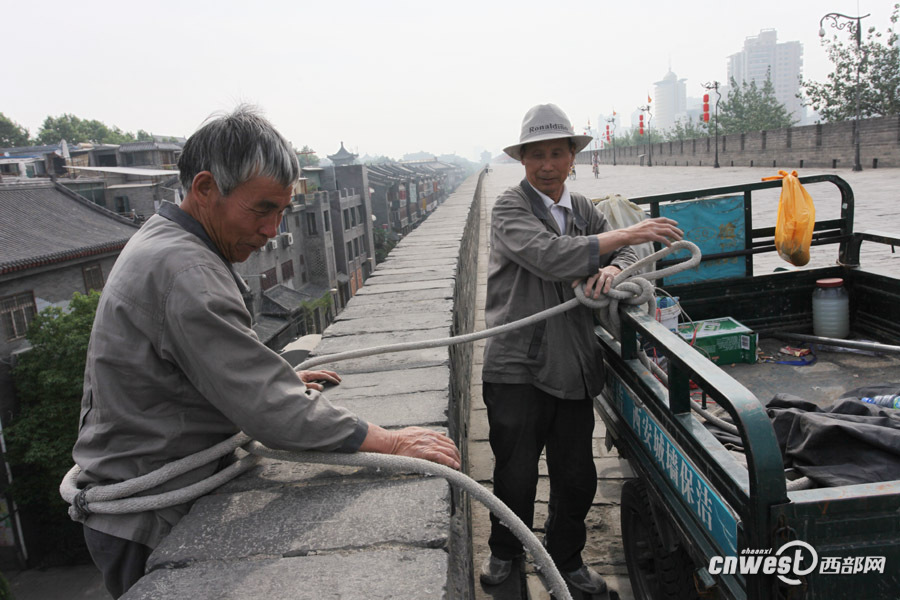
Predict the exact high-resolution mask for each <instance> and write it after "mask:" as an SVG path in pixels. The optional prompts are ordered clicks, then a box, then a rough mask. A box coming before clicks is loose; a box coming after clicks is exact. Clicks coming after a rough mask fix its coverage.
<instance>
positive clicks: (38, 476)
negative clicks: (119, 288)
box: [4, 291, 100, 564]
mask: <svg viewBox="0 0 900 600" xmlns="http://www.w3.org/2000/svg"><path fill="white" fill-rule="evenodd" d="M99 299H100V294H99V292H96V291H91V292H90V293H89V294H87V295H82V294H79V293H75V295H74V296H72V301H71V302H70V303H69V306H68V309H66V310H63V309H62V308H59V307H55V306H51V307H49V308H45V309H44V310H42V311H41V312H40V313H39V314H38V315H37V316H36V317H35V318H34V320H33V321H32V322H31V325H29V327H28V341H29V342H30V343H31V346H32V349H31V351H29V352H27V353H25V354H24V355H23V356H22V357H21V359H20V360H19V362H18V364H17V366H16V367H15V369H14V370H13V379H14V382H15V386H16V393H17V396H18V397H19V401H20V409H19V412H18V414H17V415H16V417H15V419H14V420H13V422H12V425H11V426H9V427H7V428H6V430H5V431H4V434H5V436H6V442H7V461H8V462H9V463H10V465H11V467H12V469H13V484H12V486H11V487H10V493H11V495H12V497H13V498H14V499H15V501H16V503H17V504H18V506H19V509H20V511H21V512H22V513H23V517H24V520H25V522H26V523H27V524H28V525H26V526H27V527H29V529H30V530H31V532H32V533H33V534H34V535H32V536H29V537H30V544H29V550H31V551H32V554H33V555H35V556H36V557H38V558H37V560H38V561H39V562H41V563H43V564H59V563H64V562H71V561H72V560H74V559H82V560H83V558H84V543H83V540H82V535H81V527H80V526H79V525H77V524H76V523H73V522H72V521H70V520H69V518H68V514H67V507H66V504H65V502H63V500H62V498H60V496H59V483H60V481H61V480H62V478H63V476H64V475H65V474H66V472H67V471H68V470H69V469H70V468H71V466H72V446H73V445H74V443H75V438H76V437H77V434H78V414H79V410H80V405H81V393H82V385H83V382H84V365H85V361H86V357H87V347H88V341H89V339H90V335H91V327H92V325H93V323H94V314H95V313H96V310H97V303H98V301H99Z"/></svg>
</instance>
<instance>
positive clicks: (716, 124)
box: [703, 81, 722, 169]
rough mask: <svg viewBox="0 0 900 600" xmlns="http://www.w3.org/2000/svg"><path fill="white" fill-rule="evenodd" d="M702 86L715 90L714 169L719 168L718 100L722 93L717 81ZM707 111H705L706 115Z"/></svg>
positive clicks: (707, 89)
mask: <svg viewBox="0 0 900 600" xmlns="http://www.w3.org/2000/svg"><path fill="white" fill-rule="evenodd" d="M703 87H704V88H706V91H707V92H708V91H709V90H715V92H716V108H715V120H716V121H715V125H714V126H715V129H716V162H715V163H714V164H713V168H714V169H718V168H719V100H721V99H722V94H721V93H720V92H719V82H718V81H712V82H710V83H704V84H703ZM708 116H709V113H707V117H708Z"/></svg>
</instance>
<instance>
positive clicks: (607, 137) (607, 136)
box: [606, 133, 609, 142]
mask: <svg viewBox="0 0 900 600" xmlns="http://www.w3.org/2000/svg"><path fill="white" fill-rule="evenodd" d="M606 141H607V142H608V141H609V133H607V134H606Z"/></svg>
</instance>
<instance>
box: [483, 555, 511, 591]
mask: <svg viewBox="0 0 900 600" xmlns="http://www.w3.org/2000/svg"><path fill="white" fill-rule="evenodd" d="M512 564H513V561H512V560H502V559H499V558H497V557H496V556H494V555H493V554H491V555H490V556H488V557H487V558H486V559H485V561H484V564H482V565H481V575H480V576H479V578H480V579H481V583H483V584H484V585H500V584H501V583H503V582H504V581H506V580H507V578H508V577H509V574H510V573H512Z"/></svg>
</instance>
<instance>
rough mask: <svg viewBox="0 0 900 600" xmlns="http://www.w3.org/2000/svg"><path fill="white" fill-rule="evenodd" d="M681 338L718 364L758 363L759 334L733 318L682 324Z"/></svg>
mask: <svg viewBox="0 0 900 600" xmlns="http://www.w3.org/2000/svg"><path fill="white" fill-rule="evenodd" d="M694 331H696V332H697V335H696V338H695V337H694ZM678 335H680V336H681V337H682V339H684V340H685V341H686V342H687V343H689V344H690V343H691V341H692V340H693V346H694V348H696V349H697V351H698V352H699V353H700V354H703V355H704V356H706V357H707V358H709V359H710V360H711V361H713V362H714V363H716V364H717V365H730V364H732V363H738V362H743V363H751V364H752V363H755V362H756V343H757V341H758V338H759V335H758V334H756V333H754V332H753V331H751V330H750V329H748V328H747V327H745V326H744V325H741V324H740V323H738V322H737V321H735V320H734V319H732V318H731V317H721V318H719V319H707V320H706V321H694V322H693V323H680V324H679V325H678Z"/></svg>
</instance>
